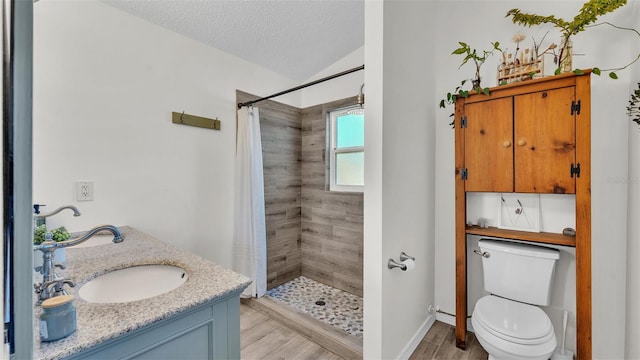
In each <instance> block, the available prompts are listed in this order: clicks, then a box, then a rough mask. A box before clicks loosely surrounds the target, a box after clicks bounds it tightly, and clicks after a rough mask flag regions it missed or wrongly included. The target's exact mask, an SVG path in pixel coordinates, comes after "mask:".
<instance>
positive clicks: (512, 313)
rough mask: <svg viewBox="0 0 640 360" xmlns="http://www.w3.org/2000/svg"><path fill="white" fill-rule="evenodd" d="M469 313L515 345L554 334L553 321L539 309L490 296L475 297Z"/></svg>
mask: <svg viewBox="0 0 640 360" xmlns="http://www.w3.org/2000/svg"><path fill="white" fill-rule="evenodd" d="M473 316H474V317H475V318H476V321H477V322H478V324H479V325H481V326H482V327H483V328H484V329H485V330H487V331H488V332H490V333H491V334H493V335H494V336H497V337H499V338H502V339H504V340H507V341H510V342H514V343H517V344H523V345H536V344H541V343H544V342H547V341H549V338H550V337H554V336H555V334H554V330H553V324H551V320H550V319H549V317H548V316H547V314H546V313H545V312H544V311H542V309H540V308H539V307H537V306H534V305H529V304H524V303H521V302H517V301H513V300H509V299H505V298H501V297H498V296H494V295H489V296H485V297H483V298H481V299H480V300H478V302H477V303H476V306H475V309H474V311H473Z"/></svg>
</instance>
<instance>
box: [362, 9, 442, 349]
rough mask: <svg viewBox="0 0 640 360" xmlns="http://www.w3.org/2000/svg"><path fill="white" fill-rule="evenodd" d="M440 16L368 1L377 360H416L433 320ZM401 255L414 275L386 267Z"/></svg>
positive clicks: (369, 254) (372, 340)
mask: <svg viewBox="0 0 640 360" xmlns="http://www.w3.org/2000/svg"><path fill="white" fill-rule="evenodd" d="M432 15H433V7H432V5H431V3H429V2H416V1H381V2H366V3H365V44H366V46H365V64H366V72H365V84H366V85H365V86H366V89H367V91H366V94H367V100H366V102H367V105H366V106H365V112H366V118H367V121H366V124H365V136H366V139H365V143H366V144H367V156H366V157H365V202H364V206H365V208H364V211H365V217H364V235H365V236H364V238H365V240H364V241H365V263H364V273H365V287H364V291H365V294H364V299H365V304H364V309H365V318H366V320H365V329H364V330H365V334H366V335H365V337H364V352H365V353H364V357H365V358H367V359H397V358H404V357H408V355H410V354H411V352H412V351H413V350H414V348H415V346H417V341H420V339H421V338H422V335H423V332H422V331H424V330H426V329H427V328H428V326H429V325H430V321H432V320H433V317H432V316H430V314H429V313H428V311H427V309H428V306H429V304H432V303H433V299H434V285H433V281H434V280H433V276H434V275H433V259H434V251H433V231H434V223H433V221H434V216H435V214H434V212H435V209H434V179H433V168H434V166H435V159H434V150H435V148H434V145H435V138H434V135H435V133H434V119H433V115H432V114H434V110H435V106H434V104H433V103H432V102H430V101H425V99H429V98H432V97H433V96H434V94H433V86H430V84H433V75H434V74H433V71H432V69H431V68H430V66H429V64H430V63H431V61H432V58H431V52H432V48H433V45H434V44H433V43H434V42H435V38H434V37H433V28H432V26H433V25H432V24H433V21H432V20H433V19H432ZM416 34H420V36H421V41H411V39H413V38H415V36H416ZM401 251H406V252H407V253H408V254H410V255H412V256H415V257H416V268H415V270H414V271H413V272H406V273H405V272H402V271H400V270H398V269H395V270H389V269H387V268H386V264H387V261H388V259H389V258H393V259H396V260H397V259H398V257H399V255H400V252H401Z"/></svg>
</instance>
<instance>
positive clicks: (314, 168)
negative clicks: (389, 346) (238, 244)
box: [236, 91, 363, 341]
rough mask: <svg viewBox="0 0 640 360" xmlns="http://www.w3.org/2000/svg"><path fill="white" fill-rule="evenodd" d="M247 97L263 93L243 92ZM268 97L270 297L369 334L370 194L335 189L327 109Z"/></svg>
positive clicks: (346, 102) (358, 334)
mask: <svg viewBox="0 0 640 360" xmlns="http://www.w3.org/2000/svg"><path fill="white" fill-rule="evenodd" d="M236 97H237V100H238V102H239V103H243V102H247V101H251V100H255V99H257V97H255V96H253V95H250V94H248V93H244V92H241V91H237V93H236ZM356 104H358V98H357V97H356V96H354V97H351V98H347V99H342V100H338V101H334V102H331V103H326V104H321V105H316V106H312V107H308V108H304V109H299V108H296V107H292V106H288V105H284V104H282V103H278V102H274V101H270V100H269V101H261V102H260V104H259V109H260V127H261V129H260V132H261V136H262V156H263V170H264V200H265V216H266V237H267V296H268V297H270V298H272V299H273V300H275V302H277V303H282V304H283V305H284V304H286V305H284V306H291V307H294V308H296V309H297V311H299V312H302V313H305V314H307V315H309V316H312V317H314V318H315V319H317V320H320V321H323V322H325V323H327V324H330V325H332V326H335V327H336V328H338V329H341V330H340V331H344V332H345V333H346V334H349V335H348V336H353V337H355V338H357V339H359V340H360V341H361V339H362V295H363V262H362V259H363V258H362V255H363V235H362V234H363V194H362V193H348V192H332V191H328V185H327V180H328V178H327V175H326V174H327V170H328V168H327V161H326V160H327V136H328V135H327V113H328V112H329V111H331V110H334V109H338V108H344V107H347V106H352V105H356Z"/></svg>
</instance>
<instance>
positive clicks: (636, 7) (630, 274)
mask: <svg viewBox="0 0 640 360" xmlns="http://www.w3.org/2000/svg"><path fill="white" fill-rule="evenodd" d="M629 5H630V6H631V7H632V8H631V9H632V13H633V14H635V15H634V16H633V17H632V18H631V21H630V23H631V24H633V27H634V28H635V29H639V28H640V15H639V13H640V2H638V1H634V2H632V3H630V4H629ZM638 40H640V39H638V38H636V41H635V42H634V44H635V46H631V47H630V48H629V50H630V53H631V55H630V56H636V55H637V54H638V53H639V52H640V41H638ZM630 80H631V81H630V84H629V87H630V89H629V92H631V91H634V90H637V89H638V82H640V65H636V66H634V67H633V69H632V71H631V75H630ZM627 99H628V97H627ZM628 125H629V175H628V177H627V179H626V180H627V181H626V182H627V186H628V189H629V201H628V209H629V212H628V219H629V222H628V234H627V306H626V310H627V313H626V334H625V335H626V337H625V359H640V341H638V339H640V307H639V306H638V304H640V262H639V261H638V259H640V243H639V242H638V239H640V222H639V221H637V219H638V218H640V127H639V126H638V125H636V123H634V122H632V121H629V124H628Z"/></svg>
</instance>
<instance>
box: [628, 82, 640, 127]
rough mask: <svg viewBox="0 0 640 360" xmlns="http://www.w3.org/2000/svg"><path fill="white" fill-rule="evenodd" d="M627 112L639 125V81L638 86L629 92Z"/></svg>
mask: <svg viewBox="0 0 640 360" xmlns="http://www.w3.org/2000/svg"><path fill="white" fill-rule="evenodd" d="M627 114H628V115H629V116H630V117H631V121H633V122H635V123H636V124H638V126H640V82H639V83H638V88H637V89H636V90H634V91H633V92H632V93H631V99H630V100H629V106H627Z"/></svg>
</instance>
